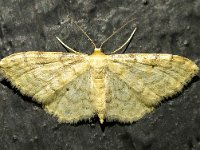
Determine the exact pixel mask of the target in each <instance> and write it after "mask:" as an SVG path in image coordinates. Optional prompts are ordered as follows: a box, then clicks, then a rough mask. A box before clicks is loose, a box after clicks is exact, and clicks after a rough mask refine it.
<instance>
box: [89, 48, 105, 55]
mask: <svg viewBox="0 0 200 150" xmlns="http://www.w3.org/2000/svg"><path fill="white" fill-rule="evenodd" d="M92 55H105V54H104V53H103V52H102V51H101V48H96V47H95V49H94V52H93V53H92Z"/></svg>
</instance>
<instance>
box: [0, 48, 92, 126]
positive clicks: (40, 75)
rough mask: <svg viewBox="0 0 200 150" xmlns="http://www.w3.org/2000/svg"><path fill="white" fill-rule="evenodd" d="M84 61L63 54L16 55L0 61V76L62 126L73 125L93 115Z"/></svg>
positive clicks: (87, 66)
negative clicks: (65, 123) (42, 107)
mask: <svg viewBox="0 0 200 150" xmlns="http://www.w3.org/2000/svg"><path fill="white" fill-rule="evenodd" d="M86 57H87V55H79V54H69V53H62V52H36V51H33V52H22V53H16V54H13V55H10V56H8V57H6V58H4V59H2V60H1V61H0V72H1V74H2V75H3V76H4V77H5V78H6V79H8V80H9V81H10V82H11V84H12V85H13V86H15V87H16V88H17V89H19V90H20V91H21V93H22V94H24V95H28V96H31V97H33V99H34V100H35V101H37V102H39V103H42V104H43V106H44V107H45V110H46V111H47V112H49V113H51V114H53V115H55V116H57V117H58V119H59V120H60V121H61V122H69V123H72V122H77V121H79V120H82V119H88V118H90V117H92V116H93V115H94V110H93V108H92V106H91V103H90V97H89V92H90V74H89V64H88V62H87V60H86Z"/></svg>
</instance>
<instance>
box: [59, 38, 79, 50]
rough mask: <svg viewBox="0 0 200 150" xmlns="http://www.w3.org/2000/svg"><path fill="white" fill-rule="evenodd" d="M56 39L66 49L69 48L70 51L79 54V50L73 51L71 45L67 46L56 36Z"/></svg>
mask: <svg viewBox="0 0 200 150" xmlns="http://www.w3.org/2000/svg"><path fill="white" fill-rule="evenodd" d="M56 39H57V40H58V41H59V42H60V43H61V44H62V45H63V46H64V47H65V48H66V49H68V50H70V51H71V52H74V53H77V54H80V53H79V52H77V51H75V50H74V49H72V48H71V47H69V46H68V45H66V44H65V43H64V42H63V41H62V40H61V39H60V38H59V37H57V36H56Z"/></svg>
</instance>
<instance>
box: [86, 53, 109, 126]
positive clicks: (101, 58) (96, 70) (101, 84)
mask: <svg viewBox="0 0 200 150" xmlns="http://www.w3.org/2000/svg"><path fill="white" fill-rule="evenodd" d="M106 60H107V55H105V54H104V53H102V52H101V51H100V49H95V50H94V53H93V54H92V55H90V56H89V57H88V63H89V64H90V67H91V69H90V74H91V81H92V84H91V90H92V91H91V93H92V95H93V99H94V107H95V108H96V111H97V114H98V117H99V119H100V122H101V123H103V120H104V116H105V112H106V89H105V88H106V69H107V61H106Z"/></svg>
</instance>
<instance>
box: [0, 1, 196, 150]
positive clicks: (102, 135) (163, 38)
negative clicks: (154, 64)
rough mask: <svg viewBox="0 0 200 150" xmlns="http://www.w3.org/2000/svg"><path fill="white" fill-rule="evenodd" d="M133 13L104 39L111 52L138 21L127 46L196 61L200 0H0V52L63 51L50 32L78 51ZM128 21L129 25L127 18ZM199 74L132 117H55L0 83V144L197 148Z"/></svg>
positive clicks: (15, 147)
mask: <svg viewBox="0 0 200 150" xmlns="http://www.w3.org/2000/svg"><path fill="white" fill-rule="evenodd" d="M130 18H136V21H134V22H133V23H132V24H130V25H128V26H127V27H126V28H124V29H123V31H122V32H120V33H119V34H117V35H116V36H115V38H113V39H111V40H110V41H109V42H108V43H107V44H106V45H105V46H104V50H105V52H106V53H109V52H111V50H113V49H115V48H116V47H117V46H119V45H120V44H121V43H123V42H124V41H125V40H126V39H127V38H128V35H130V33H131V30H132V29H133V27H132V26H133V24H135V25H136V26H137V28H138V30H137V32H136V34H135V36H134V38H133V40H132V42H131V43H130V45H129V47H128V49H127V52H149V53H152V52H156V53H172V54H178V55H182V56H185V57H188V58H189V59H191V60H193V61H195V62H196V63H197V65H198V66H200V27H199V26H200V0H162V1H161V0H151V1H150V0H149V1H148V0H135V1H134V0H115V1H114V0H112V1H111V0H78V1H73V0H68V1H67V0H57V1H54V0H0V57H1V58H3V57H5V56H8V55H9V54H12V53H15V52H19V51H29V50H38V51H39V50H40V51H65V50H64V48H63V47H62V46H61V45H60V44H59V43H58V41H56V39H55V36H59V37H60V38H62V39H63V40H64V41H65V43H67V44H68V45H70V46H71V47H72V48H75V49H78V50H80V51H81V52H85V53H88V54H89V53H91V52H92V49H93V47H92V45H91V44H90V43H89V42H88V41H87V39H86V38H85V37H84V36H83V34H82V33H81V32H80V30H78V29H77V28H76V27H75V26H74V24H73V22H77V23H78V24H79V25H80V26H81V27H82V28H83V29H84V30H85V31H86V32H88V34H89V35H90V36H91V37H92V38H93V39H94V41H95V42H96V43H97V45H99V44H100V43H101V42H102V41H103V40H104V39H105V38H106V37H107V36H109V35H110V34H111V33H112V32H113V30H114V29H116V28H118V27H120V26H121V25H123V24H124V23H125V22H126V21H127V20H128V19H130ZM135 25H134V26H135ZM199 89H200V80H199V78H198V77H196V78H194V80H193V81H192V82H191V83H190V84H189V85H188V86H187V87H186V88H185V89H184V90H183V92H181V93H180V94H178V95H177V96H174V97H173V98H170V99H168V100H167V101H165V102H163V103H161V104H160V106H158V107H157V109H156V110H155V111H154V112H153V113H151V114H149V115H147V116H146V117H144V118H143V119H141V120H140V121H138V122H136V123H133V124H130V125H123V124H119V123H105V124H104V126H103V127H101V126H100V125H99V122H98V121H97V120H95V119H94V120H92V121H91V122H86V123H85V122H81V123H79V124H78V125H69V124H59V123H58V122H57V120H56V119H55V118H53V117H51V116H50V115H48V114H46V113H45V111H44V110H43V109H42V107H41V106H40V105H38V104H36V103H34V102H32V101H31V98H28V97H26V96H22V95H21V94H20V93H19V92H18V91H16V90H15V89H13V88H11V87H10V85H9V83H7V82H5V81H2V82H1V84H0V149H1V150H4V149H6V150H7V149H9V150H19V149H20V150H23V149H30V150H34V149H35V150H36V149H37V150H40V149H41V150H45V149H79V150H81V149H95V148H96V149H137V150H140V149H152V150H157V149H162V150H163V149H167V150H168V149H169V150H171V149H173V150H189V149H194V150H197V149H200V92H199Z"/></svg>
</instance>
